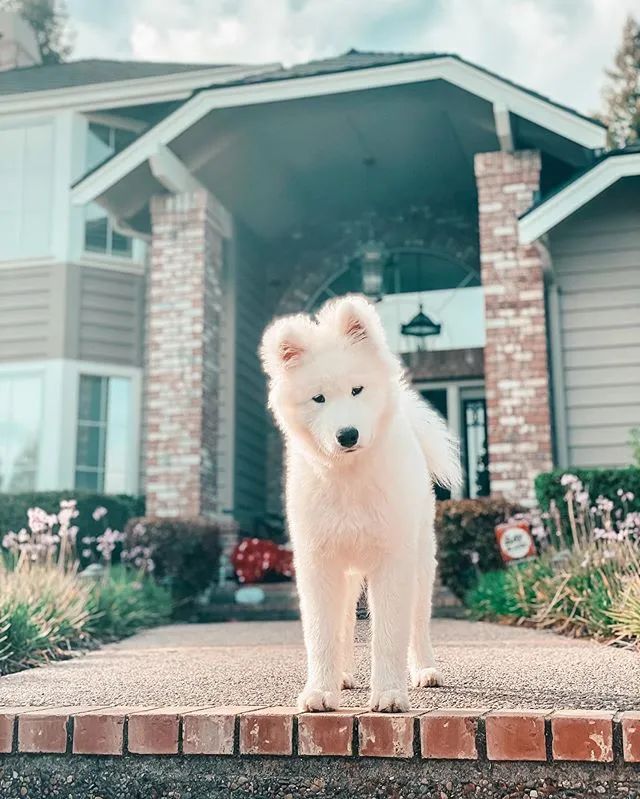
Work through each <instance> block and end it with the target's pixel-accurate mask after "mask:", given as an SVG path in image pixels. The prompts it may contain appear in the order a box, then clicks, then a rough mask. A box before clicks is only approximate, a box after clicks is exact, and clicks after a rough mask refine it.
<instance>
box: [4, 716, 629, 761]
mask: <svg viewBox="0 0 640 799" xmlns="http://www.w3.org/2000/svg"><path fill="white" fill-rule="evenodd" d="M12 752H20V753H57V754H65V753H66V754H85V755H123V754H131V755H185V756H191V755H194V756H195V755H222V756H232V755H239V756H255V755H276V756H284V757H287V756H288V757H291V756H299V757H309V756H329V757H391V758H405V759H409V758H425V759H439V760H481V761H482V760H489V761H538V762H548V761H553V760H556V761H568V760H571V761H582V762H600V763H612V762H626V763H639V762H640V711H629V712H625V713H616V712H615V711H603V710H555V711H551V710H527V709H522V710H512V709H502V710H486V709H466V708H443V709H428V708H423V709H418V710H412V711H410V712H408V713H395V714H387V713H371V712H369V711H367V710H364V709H357V708H343V709H341V710H340V711H337V712H335V713H298V712H297V711H296V710H295V709H294V708H288V707H245V706H241V707H100V708H96V707H62V708H35V707H33V708H28V707H21V708H1V707H0V753H4V754H9V753H12Z"/></svg>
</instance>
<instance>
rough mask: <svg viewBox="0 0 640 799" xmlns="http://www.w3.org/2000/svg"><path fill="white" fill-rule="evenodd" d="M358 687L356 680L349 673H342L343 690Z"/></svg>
mask: <svg viewBox="0 0 640 799" xmlns="http://www.w3.org/2000/svg"><path fill="white" fill-rule="evenodd" d="M355 687H356V678H355V677H354V676H353V674H351V672H349V671H343V672H342V688H343V689H345V690H348V689H349V688H355Z"/></svg>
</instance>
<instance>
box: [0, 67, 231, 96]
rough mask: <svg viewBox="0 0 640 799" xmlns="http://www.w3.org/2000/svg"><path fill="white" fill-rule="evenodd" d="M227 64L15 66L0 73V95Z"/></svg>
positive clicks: (129, 78) (64, 87) (86, 84)
mask: <svg viewBox="0 0 640 799" xmlns="http://www.w3.org/2000/svg"><path fill="white" fill-rule="evenodd" d="M227 66H231V65H230V64H170V63H160V62H152V61H109V60H103V59H97V58H92V59H88V60H85V61H68V62H66V63H64V64H44V65H38V66H34V67H19V68H17V69H10V70H7V71H5V72H0V95H9V94H21V93H23V92H41V91H50V90H52V89H70V88H75V87H79V86H89V85H91V84H96V83H111V82H112V81H121V80H137V79H140V78H154V77H163V76H165V75H176V74H180V73H184V72H195V71H198V70H203V69H216V68H222V67H227Z"/></svg>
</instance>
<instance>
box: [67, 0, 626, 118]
mask: <svg viewBox="0 0 640 799" xmlns="http://www.w3.org/2000/svg"><path fill="white" fill-rule="evenodd" d="M66 2H67V9H68V11H69V16H70V21H71V25H72V27H73V28H74V29H75V32H76V36H75V50H74V57H75V58H92V57H93V58H121V59H140V60H151V61H195V62H200V61H202V62H209V63H238V62H252V63H263V62H273V61H277V62H281V63H284V64H285V65H290V64H293V63H298V62H301V61H308V60H310V59H313V58H324V57H327V56H331V55H336V54H338V53H342V52H344V51H345V50H348V49H350V48H352V47H355V48H357V49H360V50H386V51H389V50H391V51H402V52H455V53H458V54H459V55H461V56H462V57H463V58H466V59H468V60H469V61H472V62H474V63H477V64H480V65H482V66H484V67H487V68H488V69H491V70H493V71H495V72H497V73H499V74H500V75H503V76H504V77H507V78H509V79H511V80H514V81H516V82H518V83H521V84H523V85H525V86H527V87H529V88H531V89H535V90H537V91H539V92H541V93H543V94H545V95H548V96H549V97H551V98H552V99H555V100H557V101H559V102H562V103H564V104H566V105H569V106H571V107H573V108H576V109H578V110H580V111H582V112H584V113H591V112H594V111H597V110H598V109H599V108H600V107H601V91H602V81H603V74H604V69H605V68H607V67H609V66H610V65H611V64H612V61H613V56H614V53H615V51H616V48H617V46H618V44H619V41H620V35H621V30H622V25H623V23H624V20H625V17H626V15H627V14H629V13H632V14H634V16H636V18H640V0H110V1H109V2H108V3H107V2H104V0H66Z"/></svg>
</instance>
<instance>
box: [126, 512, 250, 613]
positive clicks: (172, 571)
mask: <svg viewBox="0 0 640 799" xmlns="http://www.w3.org/2000/svg"><path fill="white" fill-rule="evenodd" d="M233 530H235V527H234V525H233V523H232V522H220V521H214V520H211V519H205V518H196V519H160V518H153V517H146V518H139V519H130V520H129V523H128V524H127V527H126V530H125V543H124V546H125V549H126V550H127V551H128V552H129V553H135V551H136V548H137V547H138V548H142V549H145V548H147V549H150V550H151V551H150V557H151V558H152V560H153V563H154V565H155V569H154V576H155V577H156V579H157V580H158V581H159V582H160V584H161V585H163V586H165V587H166V588H168V589H169V591H170V592H171V597H172V599H173V603H174V609H175V613H176V615H178V616H184V615H186V614H188V613H189V612H190V610H191V608H192V606H193V604H194V602H195V601H196V600H197V598H198V597H199V596H201V595H202V594H203V593H204V592H205V591H206V589H207V588H208V587H209V586H210V585H211V584H212V583H215V582H217V580H218V574H219V568H220V551H221V545H220V539H221V535H224V534H229V532H230V531H233ZM134 562H135V561H134Z"/></svg>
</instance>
